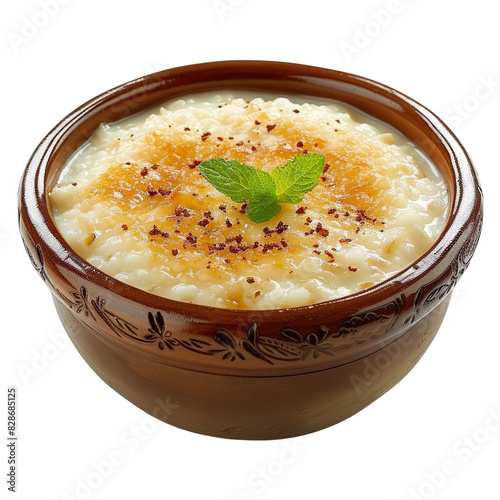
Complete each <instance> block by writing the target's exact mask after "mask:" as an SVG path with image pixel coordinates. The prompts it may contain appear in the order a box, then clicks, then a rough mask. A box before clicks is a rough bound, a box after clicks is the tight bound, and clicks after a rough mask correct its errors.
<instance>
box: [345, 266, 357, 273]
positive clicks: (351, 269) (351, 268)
mask: <svg viewBox="0 0 500 500" xmlns="http://www.w3.org/2000/svg"><path fill="white" fill-rule="evenodd" d="M347 269H349V271H352V272H353V273H355V272H356V271H357V270H358V268H357V267H352V266H349V267H348V268H347Z"/></svg>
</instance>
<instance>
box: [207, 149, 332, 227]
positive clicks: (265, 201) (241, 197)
mask: <svg viewBox="0 0 500 500" xmlns="http://www.w3.org/2000/svg"><path fill="white" fill-rule="evenodd" d="M324 164H325V157H324V156H321V155H319V154H316V153H312V154H298V155H297V156H295V158H294V159H293V160H290V161H289V162H287V163H286V164H285V165H283V166H279V167H277V168H275V169H274V170H273V171H272V172H271V173H268V172H264V171H263V170H259V169H257V168H255V167H251V166H249V165H245V164H244V163H240V162H238V161H235V160H229V161H228V160H225V159H223V158H212V159H210V160H206V161H204V162H202V163H200V165H199V168H200V172H201V173H202V175H203V176H204V177H205V179H207V181H208V182H210V184H212V186H214V187H215V188H216V189H217V190H218V191H220V192H221V193H222V194H224V195H226V196H228V197H229V198H231V199H232V200H233V201H234V202H235V203H243V202H244V201H246V202H247V207H246V214H247V216H248V218H249V219H250V220H252V221H253V222H258V223H259V222H266V221H268V220H269V219H272V218H273V217H274V216H276V215H278V213H279V212H280V211H281V205H280V203H299V202H300V201H302V199H303V198H304V195H305V194H306V193H308V192H309V191H312V190H313V189H314V188H315V187H316V186H317V185H318V182H319V176H320V175H321V172H322V171H323V167H324Z"/></svg>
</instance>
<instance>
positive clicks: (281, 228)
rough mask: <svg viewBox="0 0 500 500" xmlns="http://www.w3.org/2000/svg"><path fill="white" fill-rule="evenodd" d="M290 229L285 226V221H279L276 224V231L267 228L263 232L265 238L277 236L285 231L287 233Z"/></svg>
mask: <svg viewBox="0 0 500 500" xmlns="http://www.w3.org/2000/svg"><path fill="white" fill-rule="evenodd" d="M288 228H289V225H288V224H284V223H283V221H281V220H280V221H279V222H278V224H276V228H275V229H269V228H268V227H267V226H266V227H265V228H264V229H263V230H262V231H263V233H264V235H265V236H264V237H267V236H271V234H273V233H276V234H281V233H283V232H284V231H286V230H287V229H288Z"/></svg>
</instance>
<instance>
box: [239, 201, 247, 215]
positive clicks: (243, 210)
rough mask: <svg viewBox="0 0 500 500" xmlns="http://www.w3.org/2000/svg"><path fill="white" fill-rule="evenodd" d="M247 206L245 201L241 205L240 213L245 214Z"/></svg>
mask: <svg viewBox="0 0 500 500" xmlns="http://www.w3.org/2000/svg"><path fill="white" fill-rule="evenodd" d="M247 206H248V203H247V202H245V203H243V205H241V208H240V214H244V213H245V212H246V208H247Z"/></svg>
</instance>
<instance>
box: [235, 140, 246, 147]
mask: <svg viewBox="0 0 500 500" xmlns="http://www.w3.org/2000/svg"><path fill="white" fill-rule="evenodd" d="M243 144H245V143H244V142H243V141H240V142H237V143H236V146H243Z"/></svg>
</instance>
